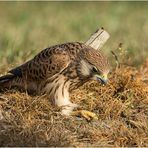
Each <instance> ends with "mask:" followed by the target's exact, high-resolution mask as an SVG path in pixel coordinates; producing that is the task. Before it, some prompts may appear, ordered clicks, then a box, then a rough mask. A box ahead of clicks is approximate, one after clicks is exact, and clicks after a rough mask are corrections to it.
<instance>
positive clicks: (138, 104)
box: [0, 60, 148, 147]
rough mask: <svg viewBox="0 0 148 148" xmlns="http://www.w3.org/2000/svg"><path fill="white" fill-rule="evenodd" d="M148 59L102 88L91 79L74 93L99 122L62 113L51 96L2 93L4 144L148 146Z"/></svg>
mask: <svg viewBox="0 0 148 148" xmlns="http://www.w3.org/2000/svg"><path fill="white" fill-rule="evenodd" d="M147 78H148V60H147V61H146V62H145V63H144V64H143V66H141V68H139V69H138V70H137V69H136V68H134V67H129V66H123V65H122V66H121V67H120V68H119V69H116V70H114V72H112V73H111V74H110V82H109V84H108V85H106V86H101V85H100V84H98V83H96V82H92V81H91V82H89V83H87V84H85V85H84V86H83V87H81V88H79V89H77V90H76V91H74V92H73V94H72V96H71V97H72V100H73V102H75V103H78V104H79V105H80V108H81V109H86V110H89V111H92V112H95V113H96V114H97V116H98V118H99V119H98V120H94V121H87V120H86V119H84V118H79V117H65V116H62V115H61V114H60V112H59V109H58V108H54V107H53V106H51V104H50V102H49V101H48V100H47V98H46V96H29V95H27V93H20V92H16V91H9V92H6V93H3V94H2V93H1V94H0V146H128V147H133V146H148V83H147Z"/></svg>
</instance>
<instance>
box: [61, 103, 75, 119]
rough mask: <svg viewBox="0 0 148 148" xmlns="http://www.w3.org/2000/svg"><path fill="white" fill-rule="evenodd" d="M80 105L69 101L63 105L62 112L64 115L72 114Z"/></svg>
mask: <svg viewBox="0 0 148 148" xmlns="http://www.w3.org/2000/svg"><path fill="white" fill-rule="evenodd" d="M76 107H78V105H77V104H74V103H71V102H69V104H67V105H64V106H62V114H63V115H68V116H69V115H71V114H72V112H73V110H74V108H76Z"/></svg>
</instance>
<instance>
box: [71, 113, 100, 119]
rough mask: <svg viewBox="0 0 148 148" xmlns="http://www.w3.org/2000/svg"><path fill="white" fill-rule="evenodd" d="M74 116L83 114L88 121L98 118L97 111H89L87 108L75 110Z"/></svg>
mask: <svg viewBox="0 0 148 148" xmlns="http://www.w3.org/2000/svg"><path fill="white" fill-rule="evenodd" d="M71 115H73V116H82V117H84V118H85V119H87V120H88V121H90V120H92V119H95V120H98V117H97V115H96V114H95V113H93V112H90V111H87V110H79V111H73V112H72V114H71Z"/></svg>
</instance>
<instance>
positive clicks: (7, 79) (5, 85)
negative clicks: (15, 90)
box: [0, 74, 15, 91]
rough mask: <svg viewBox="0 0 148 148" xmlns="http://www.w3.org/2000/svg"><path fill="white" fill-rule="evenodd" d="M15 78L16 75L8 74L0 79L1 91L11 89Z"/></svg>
mask: <svg viewBox="0 0 148 148" xmlns="http://www.w3.org/2000/svg"><path fill="white" fill-rule="evenodd" d="M14 78H15V75H13V74H7V75H4V76H1V77H0V90H1V91H2V90H4V89H10V88H11V86H12V84H13V83H12V82H13V80H14Z"/></svg>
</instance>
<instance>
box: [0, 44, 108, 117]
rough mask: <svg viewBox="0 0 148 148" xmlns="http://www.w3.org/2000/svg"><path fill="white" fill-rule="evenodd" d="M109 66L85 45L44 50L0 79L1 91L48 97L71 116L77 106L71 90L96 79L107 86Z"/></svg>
mask: <svg viewBox="0 0 148 148" xmlns="http://www.w3.org/2000/svg"><path fill="white" fill-rule="evenodd" d="M108 73H109V63H108V60H107V58H106V57H105V56H104V55H103V54H102V53H101V51H98V50H95V49H93V48H92V47H90V46H87V45H85V44H84V43H79V42H71V43H65V44H60V45H55V46H52V47H49V48H46V49H44V50H42V51H41V52H40V53H39V54H37V55H36V56H35V57H34V58H33V59H31V60H30V61H28V62H26V63H24V64H22V65H21V66H18V67H16V68H14V69H12V70H10V71H9V72H8V74H7V75H4V76H2V77H0V89H1V90H2V89H3V90H4V89H12V88H14V87H17V88H19V89H23V90H27V91H28V92H30V93H32V92H35V93H36V94H47V96H48V98H49V99H50V101H51V102H52V103H53V104H54V105H57V106H59V107H62V114H64V115H70V114H71V113H72V111H73V109H74V108H75V107H76V106H77V105H76V104H73V103H72V102H71V100H70V93H71V91H72V90H74V89H76V88H78V87H79V86H81V85H83V84H84V83H85V82H87V81H89V80H91V79H93V80H96V81H99V82H101V83H102V84H106V83H107V75H108Z"/></svg>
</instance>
